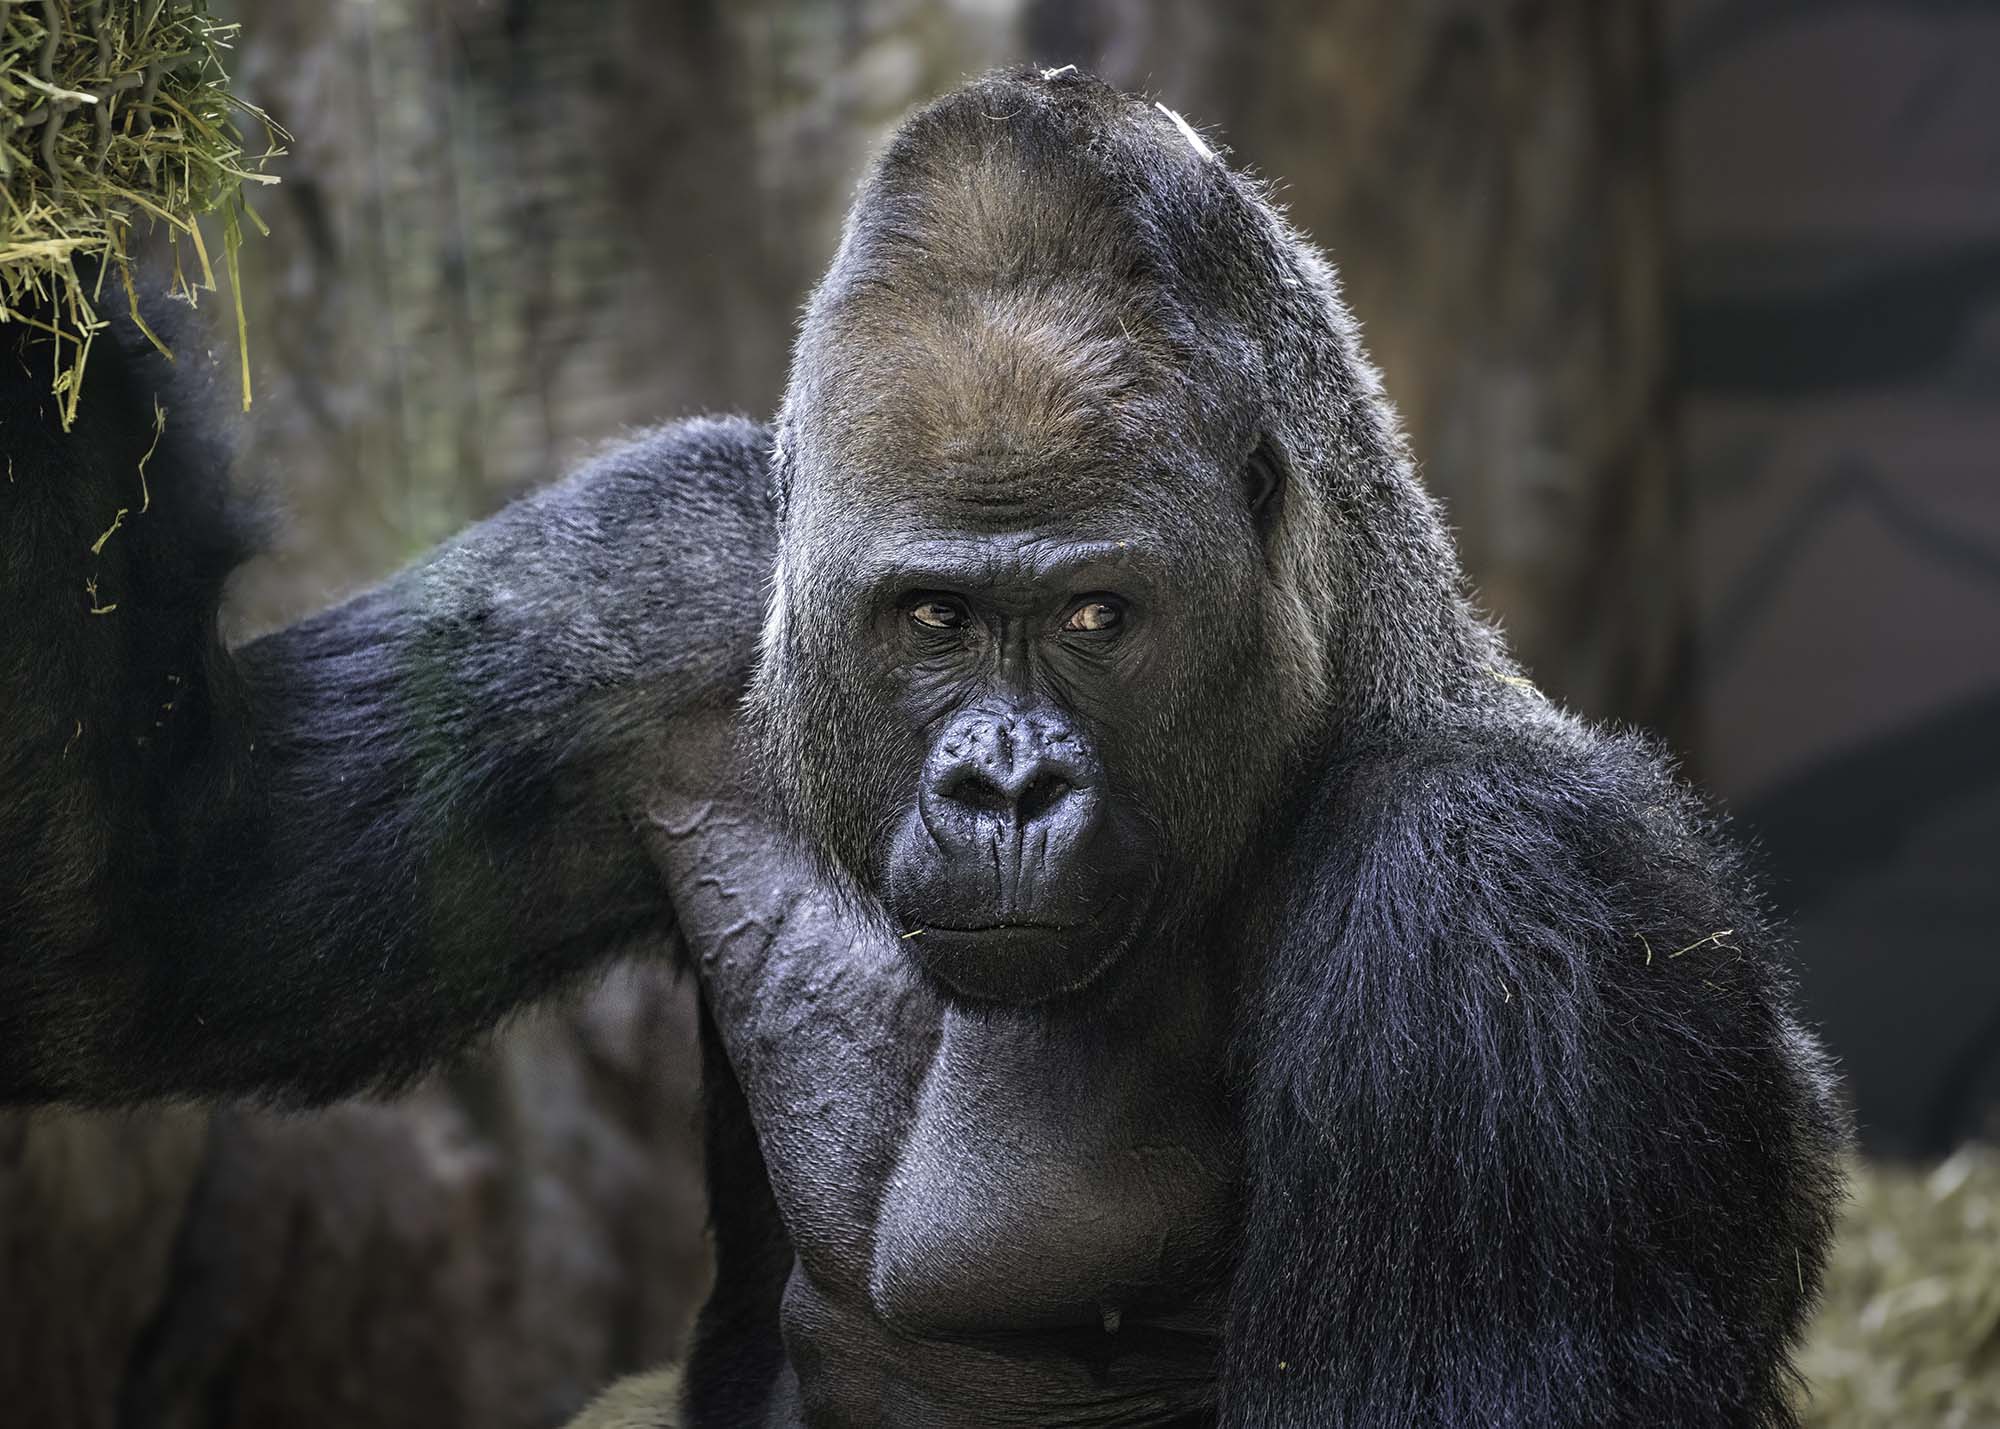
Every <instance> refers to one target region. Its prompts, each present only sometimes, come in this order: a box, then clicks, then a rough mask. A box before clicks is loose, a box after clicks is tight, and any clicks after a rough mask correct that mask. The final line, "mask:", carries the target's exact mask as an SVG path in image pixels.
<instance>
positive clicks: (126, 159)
mask: <svg viewBox="0 0 2000 1429" xmlns="http://www.w3.org/2000/svg"><path fill="white" fill-rule="evenodd" d="M236 29H237V27H236V26H235V25H231V24H223V23H221V22H219V21H217V20H214V19H212V18H211V17H210V16H209V14H208V5H207V0H0V323H21V324H25V325H26V326H28V327H29V328H32V329H36V330H38V331H39V332H40V333H41V334H43V335H45V336H46V338H47V342H46V344H45V345H46V348H47V350H48V354H49V363H50V383H51V385H52V387H53V389H54V391H55V392H56V394H57V396H58V397H60V398H61V399H62V415H63V423H64V425H65V426H67V425H68V424H69V423H70V422H71V421H72V420H74V418H75V415H76V402H77V397H78V394H79V392H80V391H81V388H82V383H83V378H84V371H85V368H86V365H87V363H88V361H89V357H90V346H91V342H92V340H93V339H94V338H95V336H96V335H97V333H98V332H100V331H101V330H102V329H103V327H104V318H103V317H102V310H103V304H104V303H105V302H106V301H107V300H110V301H122V302H124V303H125V304H126V305H127V306H128V308H129V310H130V311H131V313H132V316H133V318H134V320H135V321H136V322H138V324H139V326H140V328H141V329H142V330H144V331H145V332H146V334H147V336H148V337H151V338H153V341H154V342H155V343H156V344H158V343H159V339H158V338H157V337H155V336H154V335H153V333H152V331H151V329H149V328H147V327H146V324H145V321H144V319H143V318H141V317H140V315H139V310H138V300H137V297H136V292H135V289H134V287H133V281H132V253H133V237H134V233H135V230H137V229H139V228H140V227H142V226H145V227H149V226H152V225H160V226H163V227H164V228H165V230H166V232H167V236H168V238H169V239H170V240H171V242H172V245H173V279H172V288H173V291H174V292H175V293H176V294H178V295H179V296H181V297H182V298H184V299H185V300H187V301H188V302H190V303H192V302H194V301H195V299H196V296H197V294H198V293H199V292H201V291H208V292H213V291H214V290H215V286H216V284H215V269H214V265H213V263H212V261H211V259H210V254H209V246H208V243H207V242H206V241H205V239H204V237H203V234H202V230H201V227H200V225H199V222H198V220H199V219H200V218H201V217H202V216H203V215H207V214H215V215H218V216H219V218H220V221H221V229H222V258H223V264H224V267H225V270H226V271H227V272H228V273H229V275H230V279H231V290H232V296H233V297H234V299H235V304H236V331H237V346H238V351H239V354H240V358H239V362H240V367H241V373H242V382H243V401H244V405H245V406H248V405H249V401H250V366H249V353H248V351H247V349H246V348H245V346H244V331H245V324H244V318H243V303H242V296H241V293H240V291H239V290H238V285H237V283H236V281H235V278H236V255H237V250H238V248H239V247H240V246H241V244H242V241H243V223H244V222H245V220H248V221H249V222H250V223H251V224H252V225H254V226H255V227H257V228H258V229H259V230H262V229H263V224H262V223H261V222H260V221H259V220H258V219H257V216H256V213H255V212H254V211H253V210H252V209H251V208H250V206H249V204H248V203H247V202H246V201H245V199H244V193H243V186H244V185H245V184H246V183H275V182H276V179H275V178H274V177H272V176H271V175H268V174H265V173H264V172H263V169H264V166H265V165H266V164H267V163H268V162H269V161H270V160H272V159H273V158H275V157H277V156H278V155H279V154H280V153H282V152H283V151H282V150H281V149H280V148H278V147H277V144H278V140H279V139H280V138H282V137H283V134H282V131H281V130H279V129H277V128H276V126H274V125H272V124H271V122H270V121H269V119H267V118H266V117H265V116H264V115H263V114H262V113H260V112H259V111H257V110H256V109H254V108H252V107H251V106H249V105H246V104H244V103H243V102H242V101H240V100H238V99H236V98H234V97H233V96H232V95H231V94H230V93H229V89H228V83H229V77H228V74H227V73H226V72H225V71H224V69H223V67H222V53H223V51H224V50H225V49H226V48H227V47H228V45H229V42H230V40H231V39H232V38H233V37H234V35H235V33H236ZM239 115H247V116H249V117H250V118H253V119H255V120H256V121H258V123H260V124H261V125H262V126H263V128H264V131H265V135H266V143H265V146H264V149H263V151H262V152H261V153H256V154H252V153H250V152H249V151H247V150H246V149H245V147H244V141H243V136H242V133H241V131H240V130H239V129H238V127H237V119H238V116H239ZM183 240H185V244H184V243H183ZM107 285H113V287H112V292H111V293H109V294H107V293H106V291H105V289H106V287H107ZM161 350H162V351H163V352H164V351H165V350H166V349H165V347H164V346H163V345H162V346H161Z"/></svg>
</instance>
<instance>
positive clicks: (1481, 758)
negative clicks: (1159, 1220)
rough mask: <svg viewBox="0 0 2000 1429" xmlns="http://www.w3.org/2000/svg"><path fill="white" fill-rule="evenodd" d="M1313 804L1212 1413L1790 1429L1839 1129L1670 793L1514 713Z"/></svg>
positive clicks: (1761, 939)
mask: <svg viewBox="0 0 2000 1429" xmlns="http://www.w3.org/2000/svg"><path fill="white" fill-rule="evenodd" d="M1316 803H1317V812H1316V813H1315V814H1314V815H1313V818H1312V820H1311V821H1309V825H1308V827H1307V828H1306V829H1305V830H1304V831H1303V834H1302V838H1301V841H1300V844H1299V845H1298V848H1299V850H1300V852H1299V853H1298V854H1297V855H1296V856H1295V866H1294V868H1293V870H1292V877H1291V878H1290V879H1289V880H1287V884H1286V886H1289V887H1292V888H1296V889H1298V890H1300V891H1299V894H1298V896H1297V898H1296V899H1295V900H1294V901H1293V903H1292V905H1291V906H1290V907H1288V908H1285V909H1284V910H1283V911H1282V914H1281V915H1280V917H1281V918H1282V921H1283V927H1282V929H1281V931H1280V933H1279V934H1278V937H1277V939H1276V945H1277V946H1276V952H1275V955H1274V962H1273V963H1272V965H1271V966H1270V969H1269V973H1268V977H1267V980H1266V982H1265V984H1264V987H1263V990H1262V996H1261V1000H1260V1002H1259V1003H1258V1005H1257V1011H1256V1013H1255V1015H1254V1017H1253V1019H1252V1026H1253V1028H1254V1031H1253V1033H1252V1035H1251V1036H1250V1037H1249V1038H1248V1039H1247V1040H1246V1053H1245V1055H1246V1057H1247V1058H1248V1059H1249V1061H1248V1064H1247V1066H1246V1079H1247V1084H1248V1096H1249V1098H1250V1103H1251V1104H1250V1107H1249V1114H1248V1126H1247V1134H1248V1139H1249V1147H1250V1185H1249V1191H1248V1200H1249V1211H1248V1225H1247V1231H1246V1236H1247V1239H1246V1243H1245V1246H1244V1250H1243V1254H1242V1260H1241V1263H1240V1266H1239V1270H1238V1278H1237V1283H1236V1291H1235V1296H1234V1300H1233V1304H1232V1310H1231V1323H1230V1339H1229V1349H1228V1364H1227V1369H1226V1377H1225V1387H1224V1413H1223V1422H1224V1423H1226V1424H1231V1425H1256V1426H1274V1425H1301V1426H1303V1425H1315V1426H1319V1425H1340V1426H1360V1425H1383V1426H1389V1425H1394V1426H1399V1429H1401V1427H1402V1426H1415V1425H1437V1426H1450V1425H1467V1424H1481V1425H1506V1426H1521V1429H1528V1426H1535V1429H1548V1426H1559V1425H1574V1426H1579V1429H1581V1426H1600V1425H1612V1424H1641V1423H1649V1424H1673V1425H1677V1426H1695V1425H1717V1426H1720V1425H1756V1426H1775V1425H1787V1424H1791V1423H1793V1422H1794V1420H1793V1415H1792V1411H1791V1410H1790V1409H1789V1407H1788V1405H1787V1395H1788V1392H1789V1389H1790V1385H1789V1383H1788V1379H1789V1375H1788V1372H1787V1371H1786V1369H1785V1365H1786V1362H1787V1361H1786V1354H1787V1348H1788V1346H1789V1344H1790V1342H1791V1341H1792V1339H1793V1338H1794V1337H1795V1336H1796V1335H1797V1333H1798V1332H1799V1330H1800V1328H1801V1325H1802V1323H1803V1320H1804V1317H1805V1315H1806V1314H1807V1312H1808V1310H1809V1309H1810V1306H1811V1303H1812V1300H1813V1298H1814V1295H1815V1294H1816V1289H1817V1284H1818V1280H1819V1274H1820V1267H1821V1262H1822V1259H1823V1256H1824V1253H1825V1249H1826V1244H1827V1240H1828V1237H1829V1235H1830V1231H1831V1225H1832V1219H1833V1215H1834V1208H1835V1205H1836V1202H1837V1199H1838V1196H1839V1187H1838V1185H1837V1184H1834V1183H1833V1182H1832V1179H1831V1178H1830V1176H1829V1175H1828V1174H1827V1173H1826V1172H1825V1171H1824V1169H1823V1168H1825V1167H1826V1166H1828V1165H1830V1164H1836V1163H1835V1159H1834V1158H1833V1157H1832V1155H1831V1154H1830V1153H1831V1152H1832V1151H1833V1150H1834V1149H1836V1148H1837V1147H1838V1146H1839V1145H1840V1144H1841V1143H1842V1141H1843V1139H1844V1137H1845V1134H1846V1132H1845V1119H1844V1113H1843V1112H1842V1111H1841V1110H1840V1108H1839V1107H1838V1105H1837V1103H1836V1100H1835V1097H1834V1094H1833V1092H1832V1090H1831V1086H1830V1080H1829V1078H1828V1076H1827V1074H1826V1072H1825V1069H1824V1068H1823V1066H1822V1065H1821V1063H1820V1061H1819V1058H1818V1054H1817V1053H1816V1051H1815V1050H1814V1049H1813V1048H1812V1046H1811V1044H1810V1042H1809V1041H1807V1040H1806V1039H1804V1038H1803V1037H1801V1036H1800V1035H1798V1033H1797V1031H1796V1028H1795V1026H1794V1024H1793V1023H1792V1021H1791V1014H1790V1012H1789V1010H1788V1008H1787V1005H1786V1002H1787V996H1788V980H1787V978H1786V976H1785V974H1784V973H1783V971H1782V970H1781V969H1780V968H1779V966H1778V965H1777V964H1776V962H1775V961H1774V958H1773V950H1772V939H1773V934H1772V932H1771V931H1770V929H1769V928H1768V926H1767V925H1766V923H1765V920H1764V919H1763V917H1762V915H1761V914H1760V912H1759V909H1758V906H1757V901H1756V898H1755V896H1754V895H1753V894H1752V893H1751V892H1750V891H1749V890H1748V889H1747V887H1746V883H1745V880H1744V878H1743V876H1742V875H1741V873H1740V871H1739V870H1738V867H1737V864H1736V859H1735V856H1734V854H1733V852H1732V851H1731V850H1730V849H1729V848H1728V846H1727V845H1726V844H1725V843H1724V842H1723V841H1722V840H1721V839H1720V838H1719V837H1718V836H1717V831H1716V830H1715V829H1714V828H1713V827H1712V826H1711V824H1710V822H1709V821H1708V820H1707V819H1706V818H1705V817H1704V816H1703V815H1702V813H1701V812H1700V810H1699V808H1698V806H1697V805H1696V804H1695V801H1694V800H1693V799H1692V797H1691V796H1689V795H1688V794H1687V793H1686V792H1685V791H1684V790H1683V789H1681V788H1680V787H1678V786H1677V784H1676V783H1675V781H1674V780H1673V778H1672V776H1671V775H1670V773H1669V772H1668V771H1667V769H1666V767H1665V765H1664V763H1663V762H1662V761H1661V760H1659V759H1658V757H1657V756H1656V755H1654V754H1653V753H1652V752H1651V751H1649V750H1648V749H1647V748H1646V747H1644V746H1643V745H1642V744H1640V743H1638V742H1637V741H1629V740H1623V739H1613V738H1610V737H1606V736H1601V735H1597V734H1594V733H1591V732H1588V731H1585V730H1582V729H1580V728H1578V727H1575V726H1570V725H1567V724H1558V723H1556V722H1555V721H1554V720H1552V719H1544V720H1532V721H1528V722H1524V723H1523V724H1522V725H1519V726H1516V727H1513V728H1509V729H1505V730H1499V731H1493V732H1486V733H1481V734H1479V735H1477V736H1474V737H1468V738H1466V739H1463V740H1454V741H1450V742H1447V743H1442V744H1440V745H1439V746H1438V747H1435V748H1432V749H1429V750H1426V751H1420V752H1417V753H1414V754H1413V753H1408V752H1404V753H1401V754H1398V755H1396V756H1390V757H1378V758H1371V759H1360V760H1353V761H1350V762H1348V764H1347V765H1346V766H1345V768H1344V769H1343V770H1342V771H1340V772H1339V773H1338V774H1337V775H1336V776H1335V777H1334V778H1333V780H1332V781H1331V783H1330V786H1329V787H1328V788H1326V789H1325V790H1324V791H1323V792H1322V794H1321V796H1320V797H1319V798H1318V800H1317V801H1316Z"/></svg>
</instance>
